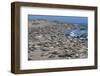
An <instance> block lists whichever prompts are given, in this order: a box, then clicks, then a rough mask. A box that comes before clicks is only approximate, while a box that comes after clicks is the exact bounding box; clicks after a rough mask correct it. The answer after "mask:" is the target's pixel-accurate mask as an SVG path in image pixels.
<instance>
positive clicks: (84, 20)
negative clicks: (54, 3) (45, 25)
mask: <svg viewBox="0 0 100 76" xmlns="http://www.w3.org/2000/svg"><path fill="white" fill-rule="evenodd" d="M38 19H40V20H48V21H60V22H64V23H72V24H83V25H85V26H86V25H87V24H88V17H80V16H51V15H28V20H38Z"/></svg>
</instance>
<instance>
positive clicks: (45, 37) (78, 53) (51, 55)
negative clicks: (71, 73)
mask: <svg viewBox="0 0 100 76" xmlns="http://www.w3.org/2000/svg"><path fill="white" fill-rule="evenodd" d="M83 27H84V28H86V27H85V26H83V25H78V24H66V23H62V22H55V21H54V22H50V21H47V20H38V21H37V20H35V21H30V22H29V32H28V59H29V60H51V59H78V58H87V57H88V49H87V48H88V45H87V41H88V39H84V40H83V39H80V38H77V37H73V36H71V35H70V33H71V32H72V31H70V30H77V29H81V28H83ZM66 30H67V31H68V34H66V33H65V31H66Z"/></svg>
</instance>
